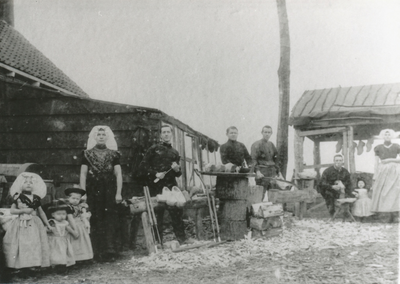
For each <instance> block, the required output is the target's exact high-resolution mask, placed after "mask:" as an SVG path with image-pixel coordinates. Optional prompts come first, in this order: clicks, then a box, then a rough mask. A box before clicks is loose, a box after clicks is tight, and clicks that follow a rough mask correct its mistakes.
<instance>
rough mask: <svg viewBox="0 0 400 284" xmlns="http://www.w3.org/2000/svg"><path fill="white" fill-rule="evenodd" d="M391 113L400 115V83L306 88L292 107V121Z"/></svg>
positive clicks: (302, 123) (296, 122) (292, 122)
mask: <svg viewBox="0 0 400 284" xmlns="http://www.w3.org/2000/svg"><path fill="white" fill-rule="evenodd" d="M390 115H391V116H396V115H397V116H399V115H400V83H394V84H381V85H366V86H357V87H347V88H341V87H340V88H332V89H323V90H311V91H305V92H304V94H303V95H302V97H301V98H300V100H299V101H298V102H297V103H296V105H295V106H294V108H293V109H292V114H291V116H290V119H289V124H290V125H306V124H309V123H310V120H320V119H347V118H350V117H369V116H376V117H385V116H390Z"/></svg>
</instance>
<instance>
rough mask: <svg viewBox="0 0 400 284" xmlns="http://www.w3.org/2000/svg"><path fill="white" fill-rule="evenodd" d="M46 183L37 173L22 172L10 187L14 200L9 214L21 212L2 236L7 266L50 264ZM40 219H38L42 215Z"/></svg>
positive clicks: (43, 265) (44, 265)
mask: <svg viewBox="0 0 400 284" xmlns="http://www.w3.org/2000/svg"><path fill="white" fill-rule="evenodd" d="M46 190H47V189H46V184H45V183H44V182H43V180H42V178H41V177H40V176H38V175H37V174H34V173H21V174H20V175H19V176H18V177H17V179H16V180H15V182H14V183H13V185H12V186H11V188H10V195H11V196H12V197H13V199H14V203H13V204H12V205H11V209H10V213H11V214H14V215H18V217H17V218H16V219H14V220H13V221H12V223H11V224H10V226H9V227H8V228H7V232H6V234H5V236H4V238H3V250H4V255H5V258H6V265H7V267H10V268H17V269H19V268H25V267H26V268H28V267H37V266H41V267H48V266H50V262H49V243H48V239H47V234H46V228H45V227H44V225H43V223H44V224H45V225H46V226H47V227H48V228H50V225H49V222H48V220H47V218H46V215H45V213H44V211H43V209H42V207H41V204H40V199H41V198H43V197H45V196H46ZM38 216H39V217H40V218H39V217H38Z"/></svg>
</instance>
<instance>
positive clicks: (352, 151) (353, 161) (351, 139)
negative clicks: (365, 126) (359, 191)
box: [348, 126, 356, 174]
mask: <svg viewBox="0 0 400 284" xmlns="http://www.w3.org/2000/svg"><path fill="white" fill-rule="evenodd" d="M348 139H349V142H348V143H349V172H350V173H351V174H354V173H355V172H356V159H355V156H354V155H355V148H354V145H353V143H354V130H353V126H349V134H348Z"/></svg>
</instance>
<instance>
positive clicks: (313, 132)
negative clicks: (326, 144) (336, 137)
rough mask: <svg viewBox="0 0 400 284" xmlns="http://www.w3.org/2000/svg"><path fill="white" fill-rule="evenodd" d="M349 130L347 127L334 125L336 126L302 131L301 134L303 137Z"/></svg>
mask: <svg viewBox="0 0 400 284" xmlns="http://www.w3.org/2000/svg"><path fill="white" fill-rule="evenodd" d="M343 131H347V128H346V127H334V128H325V129H316V130H309V131H300V133H299V135H300V136H302V137H305V136H313V135H321V134H328V133H338V132H343Z"/></svg>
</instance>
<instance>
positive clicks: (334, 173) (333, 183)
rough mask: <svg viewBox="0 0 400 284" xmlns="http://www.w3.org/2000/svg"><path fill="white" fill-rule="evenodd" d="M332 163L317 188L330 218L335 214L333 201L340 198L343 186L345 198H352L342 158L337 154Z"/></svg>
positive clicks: (348, 174) (347, 173) (348, 176)
mask: <svg viewBox="0 0 400 284" xmlns="http://www.w3.org/2000/svg"><path fill="white" fill-rule="evenodd" d="M333 161H334V165H333V166H331V167H329V168H327V169H326V170H325V171H324V172H323V173H322V176H321V181H320V183H319V186H318V189H319V192H320V193H321V195H322V197H323V198H324V199H325V202H326V206H327V207H328V210H329V214H330V215H331V216H333V215H334V214H335V201H336V199H338V198H339V197H340V192H341V190H342V188H343V186H344V195H345V197H346V198H347V197H354V196H353V194H352V190H351V181H350V173H349V171H348V170H346V169H345V168H343V162H344V159H343V156H342V155H340V154H337V155H335V156H334V157H333Z"/></svg>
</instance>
